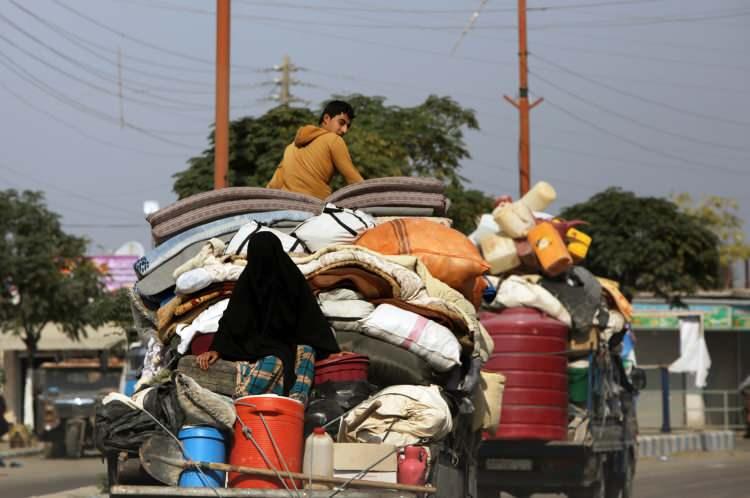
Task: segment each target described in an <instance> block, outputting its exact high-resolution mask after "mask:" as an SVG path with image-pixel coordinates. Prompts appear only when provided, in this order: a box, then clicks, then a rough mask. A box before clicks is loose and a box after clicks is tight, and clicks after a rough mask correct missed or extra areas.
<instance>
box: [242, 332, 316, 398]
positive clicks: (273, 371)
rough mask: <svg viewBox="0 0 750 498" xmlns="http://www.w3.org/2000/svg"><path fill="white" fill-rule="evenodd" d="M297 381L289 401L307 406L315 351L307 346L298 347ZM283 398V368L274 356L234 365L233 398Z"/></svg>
mask: <svg viewBox="0 0 750 498" xmlns="http://www.w3.org/2000/svg"><path fill="white" fill-rule="evenodd" d="M294 371H295V374H296V379H295V382H294V385H293V386H292V388H291V389H290V390H289V397H290V398H293V399H296V400H297V401H301V402H302V403H303V404H307V399H308V397H309V395H310V388H311V387H312V383H313V377H314V375H315V351H314V350H313V348H311V347H310V346H305V345H299V346H297V357H296V359H295V369H294ZM269 393H270V394H278V395H282V394H284V366H283V364H282V363H281V360H280V359H279V358H277V357H276V356H266V357H265V358H263V359H261V360H258V361H256V362H253V363H251V362H247V361H238V362H237V381H236V383H235V390H234V396H235V397H236V398H239V397H241V396H247V395H250V394H269Z"/></svg>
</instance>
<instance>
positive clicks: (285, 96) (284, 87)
mask: <svg viewBox="0 0 750 498" xmlns="http://www.w3.org/2000/svg"><path fill="white" fill-rule="evenodd" d="M291 66H292V62H291V60H289V56H288V55H284V61H283V62H282V63H281V81H280V82H279V86H280V87H281V88H280V91H279V102H281V105H289V100H290V98H291V93H290V92H289V87H290V85H291V80H292V78H291V77H290V75H291V72H292V69H291Z"/></svg>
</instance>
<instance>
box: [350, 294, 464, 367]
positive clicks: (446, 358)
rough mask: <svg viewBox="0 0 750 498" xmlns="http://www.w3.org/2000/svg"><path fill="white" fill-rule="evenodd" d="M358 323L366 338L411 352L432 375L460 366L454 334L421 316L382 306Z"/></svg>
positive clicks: (459, 353)
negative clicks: (371, 337)
mask: <svg viewBox="0 0 750 498" xmlns="http://www.w3.org/2000/svg"><path fill="white" fill-rule="evenodd" d="M361 323H362V327H363V330H364V333H365V334H367V335H371V336H373V337H377V338H378V339H381V340H383V341H386V342H390V343H391V344H395V345H396V346H400V347H402V348H404V349H407V350H409V351H411V352H412V353H414V354H415V355H417V356H419V357H420V358H422V359H423V360H425V361H426V362H427V363H429V365H430V366H431V367H432V368H433V369H434V370H435V371H438V372H445V371H447V370H450V369H451V368H453V367H455V366H456V365H458V364H459V363H461V346H460V345H459V343H458V340H457V339H456V337H455V336H454V335H453V333H452V332H451V331H450V330H448V329H447V328H445V327H443V326H442V325H440V324H439V323H435V322H433V321H432V320H428V319H427V318H425V317H423V316H421V315H418V314H416V313H412V312H411V311H406V310H402V309H401V308H397V307H396V306H392V305H390V304H381V305H379V306H378V307H377V308H375V311H374V312H373V313H372V314H371V315H370V316H368V317H367V318H365V319H364V320H362V322H361Z"/></svg>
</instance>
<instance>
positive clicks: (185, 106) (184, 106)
mask: <svg viewBox="0 0 750 498" xmlns="http://www.w3.org/2000/svg"><path fill="white" fill-rule="evenodd" d="M0 20H3V21H4V22H6V23H7V24H9V25H10V26H11V27H13V28H14V29H16V30H17V31H19V32H20V33H21V34H23V35H25V36H27V37H28V38H30V39H31V40H32V41H34V42H35V43H37V44H39V45H41V46H42V47H44V48H46V49H47V50H49V51H50V52H52V53H54V54H55V55H57V56H58V57H60V58H61V59H64V60H66V61H68V62H69V63H70V64H72V65H74V66H77V67H80V68H82V69H83V70H85V71H87V72H88V73H90V74H92V75H94V76H96V77H98V78H100V79H102V80H104V81H107V82H109V83H113V84H118V80H117V78H116V77H114V76H112V75H108V74H107V73H104V72H102V71H100V70H98V69H96V68H94V67H92V66H89V65H88V64H85V63H83V62H81V61H79V60H77V59H75V58H73V57H70V56H69V55H67V54H65V53H63V52H61V51H59V50H57V49H56V48H54V47H51V46H50V45H48V44H46V43H44V42H43V41H41V40H40V39H39V38H37V37H35V36H34V35H32V34H30V33H28V32H26V31H25V30H23V29H21V28H20V27H19V26H18V25H16V24H15V23H13V22H12V21H11V20H10V19H8V18H7V17H5V16H4V15H2V14H0ZM0 38H2V40H4V41H5V42H6V43H7V44H9V45H11V46H12V47H14V48H15V49H16V50H18V51H20V52H23V53H24V54H26V56H27V57H30V58H32V59H34V60H36V61H37V62H39V63H41V64H43V65H45V66H47V67H48V68H50V69H53V70H54V71H57V72H58V73H60V74H63V75H64V76H67V77H68V78H71V79H74V80H76V81H78V82H79V83H82V84H84V85H86V86H88V87H90V88H92V89H94V90H97V91H100V92H103V93H106V94H109V95H110V96H115V97H119V95H118V94H117V93H116V92H114V91H110V90H107V89H105V88H102V87H101V86H98V85H96V84H94V83H91V82H89V81H87V80H84V79H82V78H80V77H78V76H75V75H73V74H71V73H69V72H67V71H65V70H64V69H60V67H58V66H56V65H54V64H52V63H50V62H48V61H46V60H44V59H43V58H41V57H39V56H38V55H37V54H35V53H34V52H32V51H29V50H26V49H25V48H23V47H21V46H20V45H19V44H17V43H15V42H14V41H13V40H11V39H9V38H7V37H5V36H3V35H0ZM123 87H124V88H127V89H129V90H135V91H136V92H138V93H141V94H143V93H145V92H144V91H143V90H141V89H139V88H135V89H134V88H133V87H131V86H130V85H128V84H124V83H123ZM162 89H163V90H167V91H168V90H169V89H168V88H167V87H162ZM123 98H124V99H126V100H130V101H131V102H133V103H136V104H140V105H143V106H148V107H149V108H154V107H156V108H163V109H165V110H171V111H183V110H200V109H201V104H196V103H193V102H186V101H184V100H177V99H172V98H169V97H163V96H160V97H159V98H160V99H161V100H164V101H166V102H171V103H174V104H177V105H179V106H180V107H173V106H165V105H163V104H160V103H158V102H149V101H144V100H140V99H137V98H134V97H129V96H128V97H123ZM209 108H210V106H207V105H204V106H203V109H206V110H207V109H209Z"/></svg>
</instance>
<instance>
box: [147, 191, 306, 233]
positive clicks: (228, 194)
mask: <svg viewBox="0 0 750 498" xmlns="http://www.w3.org/2000/svg"><path fill="white" fill-rule="evenodd" d="M245 199H271V200H276V201H293V202H299V203H305V204H312V205H315V206H320V199H318V198H316V197H312V196H310V195H305V194H297V193H294V192H286V191H284V190H275V189H269V188H261V187H228V188H223V189H219V190H210V191H208V192H201V193H200V194H195V195H191V196H190V197H186V198H185V199H182V200H179V201H177V202H175V203H174V204H171V205H169V206H167V207H165V208H162V209H160V210H158V211H156V212H155V213H151V214H150V215H148V216H147V217H146V220H147V221H148V222H149V223H150V224H151V227H155V226H156V225H159V224H160V223H164V222H167V221H169V220H171V219H174V218H176V217H178V216H180V215H182V214H185V213H188V212H190V211H194V210H196V209H198V208H202V207H204V206H210V205H212V204H217V203H223V202H229V201H239V200H245Z"/></svg>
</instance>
